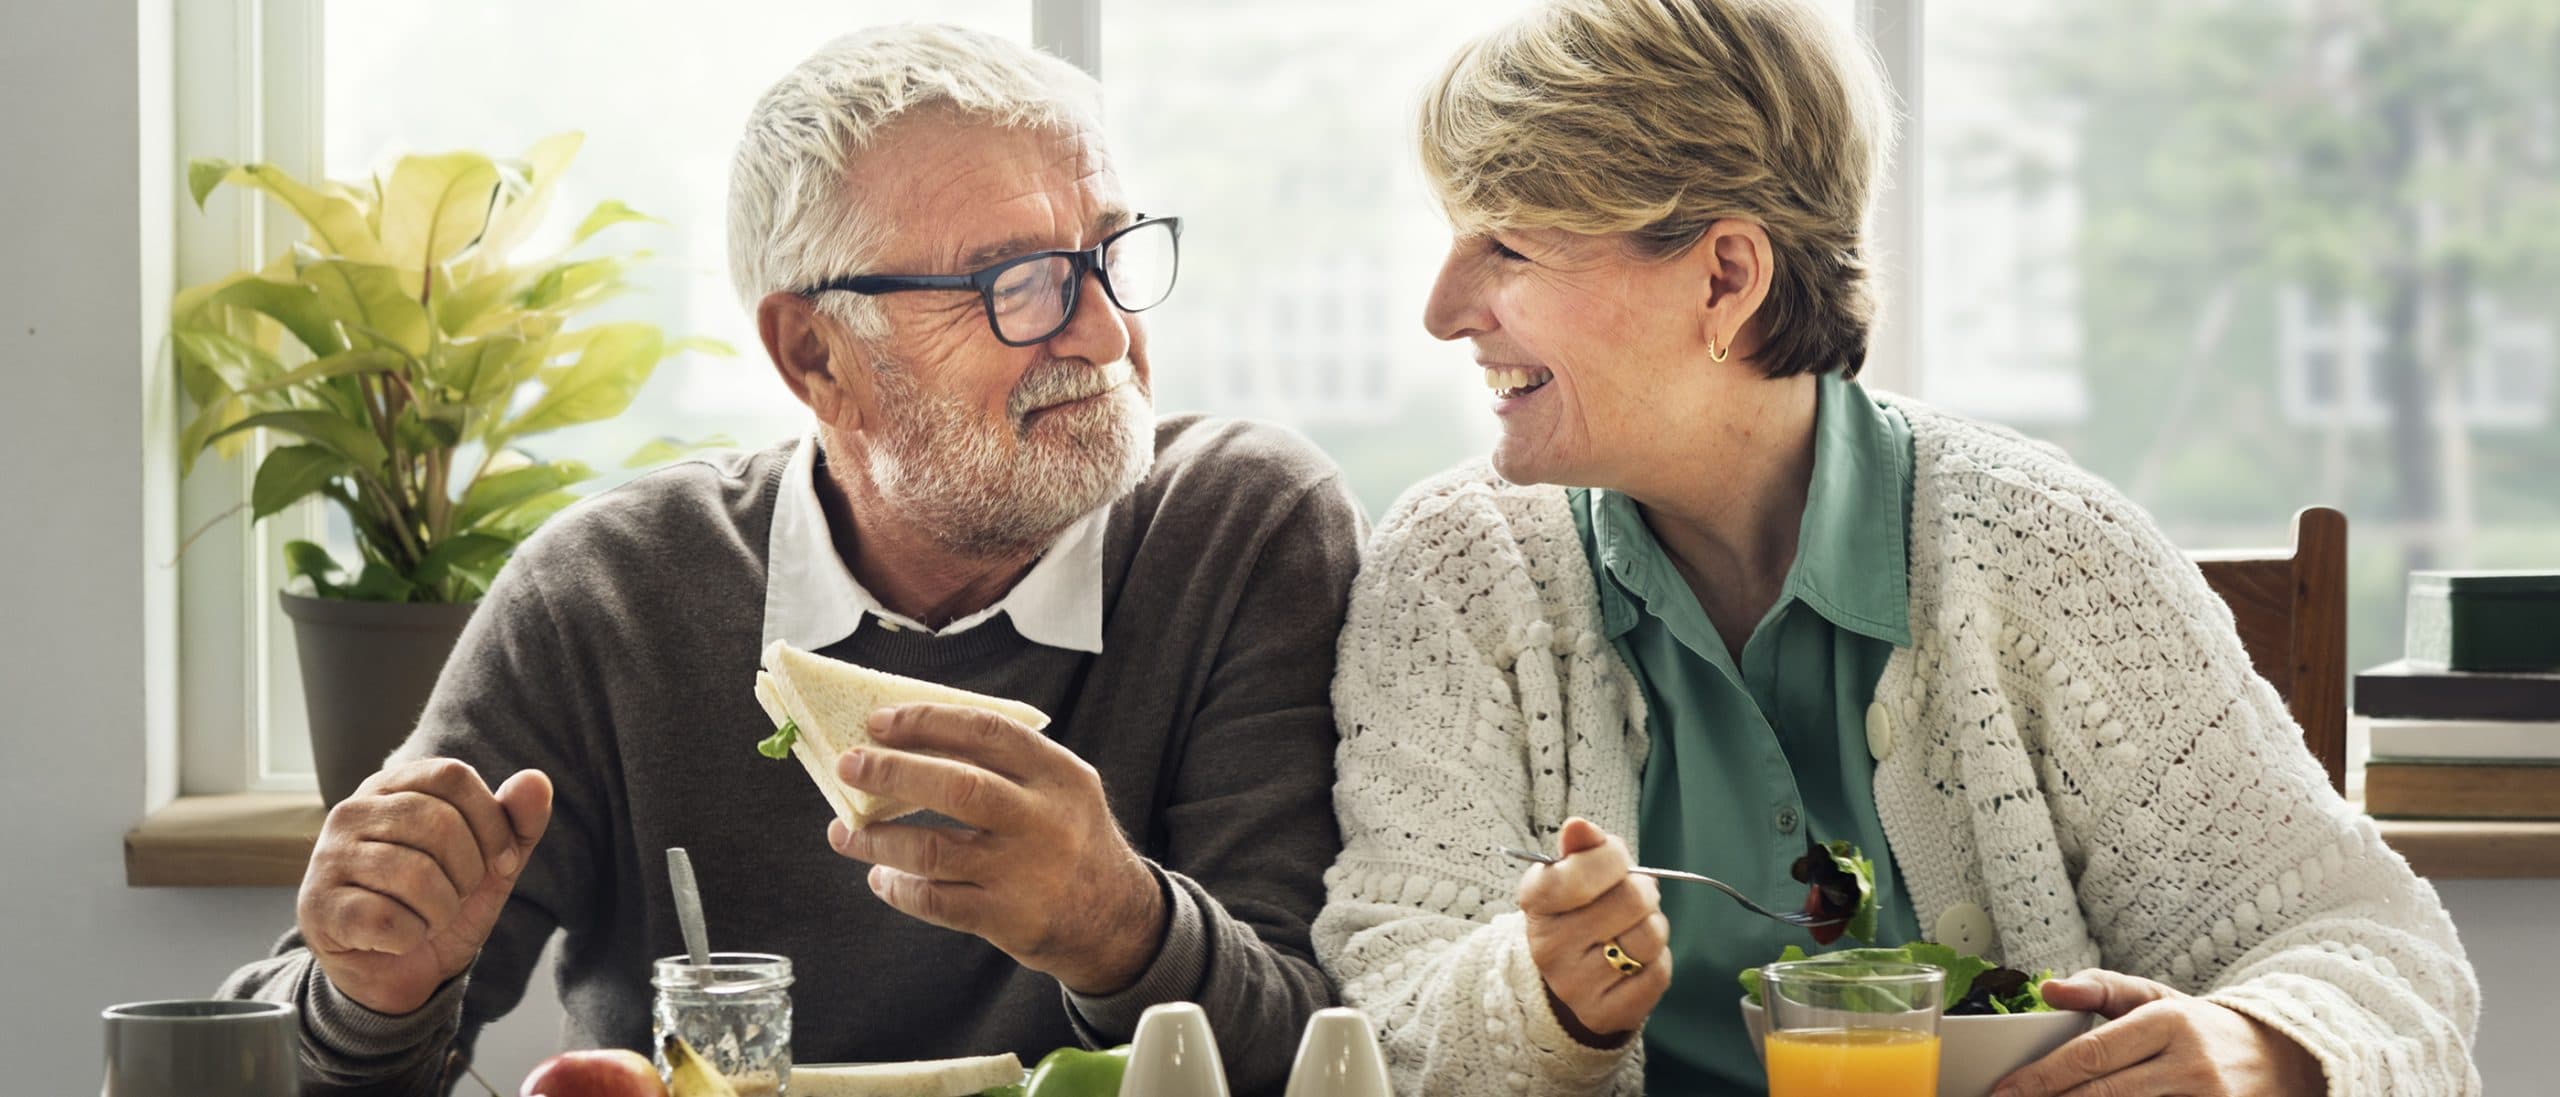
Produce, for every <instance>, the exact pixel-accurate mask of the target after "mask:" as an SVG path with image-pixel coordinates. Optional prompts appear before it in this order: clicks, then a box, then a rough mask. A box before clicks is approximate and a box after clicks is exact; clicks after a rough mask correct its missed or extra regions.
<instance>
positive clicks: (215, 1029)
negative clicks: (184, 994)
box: [99, 1000, 300, 1097]
mask: <svg viewBox="0 0 2560 1097" xmlns="http://www.w3.org/2000/svg"><path fill="white" fill-rule="evenodd" d="M101 1016H103V1017H105V1018H106V1022H107V1084H106V1088H105V1089H103V1090H101V1091H99V1092H100V1093H101V1094H102V1095H103V1097H295V1095H296V1093H297V1092H298V1089H299V1084H300V1083H299V1082H298V1081H297V1080H296V1071H297V1070H298V1069H299V1066H298V1064H297V1062H296V1055H295V1050H296V1043H297V1041H298V1039H299V1034H298V1033H297V1031H296V1027H297V1026H296V1024H295V1018H294V1013H293V1007H292V1006H291V1005H289V1004H287V1003H284V1002H243V1001H229V1000H182V1001H173V1002H128V1003H126V1004H124V1005H120V1006H109V1007H107V1009H106V1012H105V1013H103V1014H102V1015H101Z"/></svg>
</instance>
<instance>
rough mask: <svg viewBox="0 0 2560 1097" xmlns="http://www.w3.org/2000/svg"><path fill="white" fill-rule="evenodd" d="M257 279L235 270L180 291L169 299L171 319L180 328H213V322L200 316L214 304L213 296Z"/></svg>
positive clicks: (242, 271) (252, 275) (246, 272)
mask: <svg viewBox="0 0 2560 1097" xmlns="http://www.w3.org/2000/svg"><path fill="white" fill-rule="evenodd" d="M255 277H257V275H255V274H252V273H250V272H248V271H245V270H235V271H232V272H231V273H229V274H226V275H223V276H222V277H220V278H215V279H212V280H211V281H207V282H200V283H197V284H196V285H192V286H188V287H187V288H185V289H182V290H179V291H178V293H177V296H175V297H172V298H170V299H169V319H170V320H171V321H172V322H174V323H176V324H177V325H178V326H180V327H196V328H201V327H211V326H213V321H212V320H211V319H208V318H205V317H203V316H201V315H199V314H201V313H202V312H203V311H204V309H205V306H207V305H210V304H212V303H213V295H214V294H217V293H220V292H222V291H223V290H226V289H230V288H231V287H232V286H234V285H237V284H239V283H241V282H246V281H248V280H250V279H252V278H255Z"/></svg>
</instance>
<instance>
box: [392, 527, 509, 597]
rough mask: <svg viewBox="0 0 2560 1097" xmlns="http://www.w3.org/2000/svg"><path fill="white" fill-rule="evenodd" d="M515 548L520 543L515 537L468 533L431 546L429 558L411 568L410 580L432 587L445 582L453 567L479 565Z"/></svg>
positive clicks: (497, 558) (500, 556)
mask: <svg viewBox="0 0 2560 1097" xmlns="http://www.w3.org/2000/svg"><path fill="white" fill-rule="evenodd" d="M515 547H516V542H515V541H514V540H513V539H511V538H507V537H501V536H494V535H491V534H486V533H465V534H462V535H461V536H458V537H453V538H450V539H448V540H446V541H445V542H444V543H443V544H440V545H437V546H436V547H435V548H433V549H429V550H428V551H427V555H426V557H425V558H424V559H421V560H419V561H418V566H417V567H416V568H415V569H413V570H411V571H410V573H409V579H410V581H411V582H414V583H416V584H417V585H419V586H422V587H432V586H435V585H437V584H440V583H442V582H444V581H445V579H446V577H447V576H448V574H449V573H450V572H451V571H452V570H453V569H456V568H472V567H478V566H481V565H484V564H489V563H492V562H495V561H500V560H504V559H506V556H507V553H508V552H510V551H513V550H514V548H515Z"/></svg>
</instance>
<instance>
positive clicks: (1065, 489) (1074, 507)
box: [863, 360, 1155, 559]
mask: <svg viewBox="0 0 2560 1097" xmlns="http://www.w3.org/2000/svg"><path fill="white" fill-rule="evenodd" d="M873 378H874V380H875V382H876V389H877V391H878V392H879V393H880V397H881V399H880V403H881V410H882V412H883V417H884V419H885V420H886V421H885V422H884V423H883V424H882V425H881V427H880V429H879V431H878V432H877V434H876V435H875V438H874V440H873V444H871V445H868V446H865V447H863V451H864V452H863V457H864V461H865V463H866V466H867V468H868V469H869V471H870V475H871V482H872V486H873V488H874V489H875V490H877V491H878V492H879V493H880V496H881V498H882V499H883V500H885V501H887V502H888V503H889V504H890V505H892V506H894V507H897V508H898V509H899V511H900V516H901V519H902V520H904V521H906V522H909V523H911V524H913V525H914V526H916V527H917V528H920V529H922V530H925V531H926V532H927V533H928V534H929V535H930V536H932V537H933V538H934V539H935V540H936V541H937V542H939V543H940V544H941V545H942V547H943V548H944V549H946V550H948V551H950V552H952V553H953V554H955V555H959V556H963V557H967V558H972V559H989V558H995V557H1002V556H1006V555H1012V554H1017V553H1021V552H1025V551H1036V550H1038V549H1039V548H1041V547H1043V546H1045V545H1047V544H1048V542H1049V541H1051V540H1053V539H1055V538H1056V537H1057V535H1058V533H1059V532H1060V531H1062V530H1064V529H1066V527H1067V526H1068V525H1069V524H1071V523H1073V522H1074V521H1075V520H1076V519H1078V518H1081V517H1083V516H1084V515H1085V514H1086V513H1088V512H1090V511H1092V510H1093V509H1094V508H1096V507H1099V506H1102V505H1104V504H1106V503H1109V502H1111V501H1112V500H1115V499H1118V498H1119V497H1120V496H1121V495H1123V494H1125V493H1126V492H1128V490H1129V489H1130V488H1133V487H1136V486H1137V484H1138V481H1139V480H1141V479H1143V478H1144V477H1145V476H1146V474H1147V470H1148V469H1149V468H1151V467H1153V466H1154V464H1155V409H1154V407H1153V406H1152V404H1151V403H1150V401H1149V400H1148V398H1147V395H1146V393H1145V391H1144V390H1143V389H1142V388H1140V386H1139V383H1138V382H1137V380H1136V378H1135V376H1134V374H1133V373H1132V372H1131V370H1130V367H1129V366H1128V364H1127V363H1125V362H1124V363H1117V364H1114V365H1112V366H1108V367H1104V368H1102V369H1096V368H1094V367H1093V366H1091V365H1089V364H1085V363H1083V362H1082V361H1081V360H1060V361H1052V362H1045V363H1042V364H1041V365H1040V366H1038V367H1036V368H1034V369H1033V370H1032V371H1031V372H1030V373H1029V374H1026V375H1025V376H1024V378H1023V381H1022V382H1021V383H1020V384H1018V385H1016V386H1015V389H1014V393H1013V398H1012V400H1011V401H1010V404H1011V406H1010V407H1009V408H1008V414H1007V418H1008V419H1009V420H1010V423H1009V424H1008V427H1009V429H1003V428H999V429H989V428H988V426H987V425H986V423H985V421H984V419H983V417H982V416H981V415H980V414H979V412H978V411H977V410H976V409H974V408H972V407H971V406H969V405H968V404H965V403H963V402H961V401H959V400H956V399H953V398H950V397H947V396H942V395H939V394H935V393H929V392H926V391H924V389H923V388H922V387H921V386H920V385H918V384H917V383H916V381H915V378H914V376H913V375H912V374H911V373H909V372H908V371H907V370H906V369H905V368H903V367H901V366H898V365H896V364H891V363H884V364H882V365H881V366H880V367H879V368H878V369H877V370H876V371H875V372H874V374H873ZM1113 382H1117V383H1116V384H1114V387H1112V388H1111V389H1110V391H1109V392H1107V393H1105V394H1104V395H1103V396H1102V398H1100V399H1097V400H1094V401H1092V402H1091V403H1089V404H1086V405H1083V406H1080V407H1073V408H1059V409H1056V410H1052V411H1046V412H1040V413H1039V414H1038V415H1037V418H1032V414H1033V412H1034V411H1036V410H1037V409H1039V408H1043V407H1047V406H1049V405H1052V404H1055V403H1058V402H1060V401H1061V400H1065V399H1071V398H1073V397H1076V396H1082V395H1089V394H1091V393H1092V392H1093V390H1094V389H1095V388H1097V387H1099V386H1100V385H1102V384H1111V383H1113ZM1026 420H1027V421H1026Z"/></svg>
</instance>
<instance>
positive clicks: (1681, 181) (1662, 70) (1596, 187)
mask: <svg viewBox="0 0 2560 1097" xmlns="http://www.w3.org/2000/svg"><path fill="white" fill-rule="evenodd" d="M1892 119H1893V101H1892V98H1891V94H1890V92H1889V91H1888V90H1887V86H1886V83H1885V79H1884V74H1883V71H1882V66H1881V65H1880V64H1879V63H1878V61H1877V60H1876V57H1875V53H1874V51H1873V50H1871V49H1870V48H1868V47H1867V46H1866V45H1865V44H1864V43H1862V42H1860V41H1858V40H1857V38H1856V36H1855V35H1853V34H1851V33H1850V32H1849V31H1848V30H1847V28H1845V27H1841V26H1839V25H1837V24H1835V23H1833V21H1832V20H1831V19H1830V18H1828V17H1827V16H1825V15H1824V13H1823V12H1822V10H1821V9H1820V8H1819V7H1818V6H1816V5H1815V4H1814V3H1812V2H1811V0H1551V2H1550V3H1547V4H1545V5H1544V6H1542V7H1540V8H1539V9H1538V10H1536V11H1535V12H1533V13H1531V14H1529V15H1526V16H1523V17H1521V18H1520V19H1519V20H1518V21H1517V22H1514V23H1513V24H1511V25H1510V26H1508V27H1505V28H1502V29H1500V30H1497V31H1494V32H1492V33H1490V34H1487V35H1485V36H1484V37H1481V38H1478V39H1477V40H1476V41H1475V42H1474V43H1473V44H1471V45H1469V46H1467V47H1465V48H1464V49H1463V50H1461V51H1460V52H1459V54H1458V55H1457V56H1456V57H1455V58H1453V59H1452V60H1451V61H1450V62H1449V64H1448V67H1447V68H1445V69H1444V70H1442V72H1441V74H1440V76H1439V79H1438V80H1437V81H1435V82H1434V83H1433V84H1432V86H1431V89H1430V91H1429V92H1428V93H1426V94H1425V96H1424V98H1423V103H1422V111H1421V126H1420V128H1421V146H1422V165H1423V173H1424V175H1425V176H1426V177H1427V178H1428V180H1429V181H1430V184H1431V186H1432V189H1433V191H1434V192H1435V193H1436V195H1437V197H1438V198H1439V201H1440V204H1441V207H1442V209H1444V210H1445V211H1447V213H1448V214H1449V216H1450V219H1451V220H1452V221H1454V222H1456V223H1457V225H1458V226H1459V227H1460V228H1462V229H1470V230H1472V229H1481V228H1553V229H1563V230H1565V231H1568V232H1576V233H1584V234H1590V235H1605V234H1610V233H1627V234H1629V236H1628V239H1629V242H1630V243H1631V244H1632V246H1633V249H1634V251H1635V252H1636V253H1637V254H1639V255H1641V256H1643V257H1646V258H1662V257H1665V256H1671V255H1678V254H1680V253H1682V252H1684V251H1686V250H1688V249H1689V248H1690V247H1691V246H1693V245H1695V244H1696V243H1697V242H1698V241H1699V240H1700V239H1702V238H1703V237H1704V236H1705V235H1706V231H1707V229H1708V227H1709V226H1711V225H1712V224H1714V223H1715V222H1716V221H1719V220H1723V219H1725V218H1740V219H1742V220H1747V221H1751V222H1755V223H1757V224H1759V225H1760V226H1761V227H1762V228H1763V229H1765V230H1766V231H1767V232H1768V234H1769V247H1770V250H1771V251H1772V252H1774V253H1775V258H1776V264H1775V265H1776V270H1774V271H1773V272H1772V273H1771V284H1770V287H1769V296H1768V298H1767V300H1766V301H1765V302H1764V303H1763V304H1762V306H1761V311H1760V316H1759V319H1760V321H1761V323H1762V325H1763V328H1764V329H1765V330H1766V332H1767V341H1766V342H1765V343H1764V344H1763V346H1762V348H1761V350H1760V352H1759V358H1760V362H1759V363H1758V364H1759V365H1760V366H1761V368H1762V369H1763V371H1765V372H1766V373H1767V374H1768V375H1769V376H1771V377H1783V376H1787V375H1789V374H1794V373H1804V372H1815V373H1819V372H1822V371H1825V370H1830V369H1840V370H1842V371H1844V372H1845V373H1847V374H1848V375H1849V376H1853V377H1854V376H1856V375H1857V372H1858V368H1859V366H1860V364H1861V363H1863V362H1864V360H1865V359H1866V354H1867V336H1868V332H1869V330H1870V329H1871V328H1872V326H1873V325H1874V322H1875V315H1876V299H1875V289H1874V279H1873V275H1872V272H1871V270H1870V267H1871V265H1872V259H1871V253H1870V251H1869V245H1868V241H1867V237H1866V227H1867V216H1868V211H1869V201H1870V199H1871V198H1872V196H1873V195H1874V194H1875V192H1876V191H1877V190H1878V189H1879V188H1880V187H1881V186H1882V182H1883V179H1884V175H1885V167H1886V165H1887V163H1888V162H1889V161H1890V160H1891V158H1892V154H1893V125H1892Z"/></svg>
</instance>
